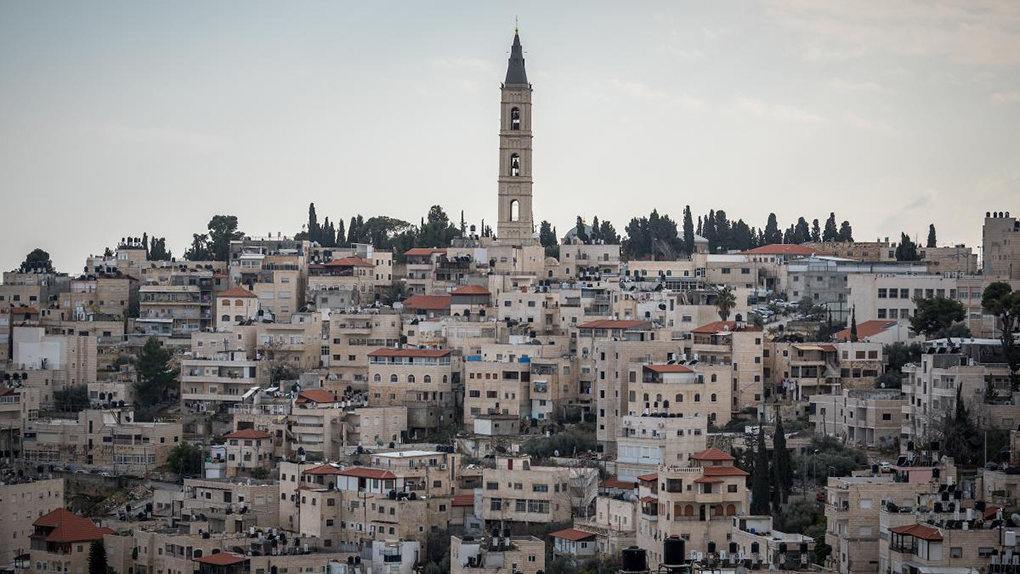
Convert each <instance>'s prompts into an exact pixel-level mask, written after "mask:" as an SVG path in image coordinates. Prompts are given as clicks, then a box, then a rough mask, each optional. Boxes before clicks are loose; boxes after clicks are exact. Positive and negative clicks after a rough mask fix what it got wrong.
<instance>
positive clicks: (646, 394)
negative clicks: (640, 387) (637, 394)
mask: <svg viewBox="0 0 1020 574" xmlns="http://www.w3.org/2000/svg"><path fill="white" fill-rule="evenodd" d="M645 402H648V393H645Z"/></svg>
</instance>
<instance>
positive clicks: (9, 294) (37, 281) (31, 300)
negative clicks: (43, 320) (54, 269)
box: [0, 271, 71, 309]
mask: <svg viewBox="0 0 1020 574" xmlns="http://www.w3.org/2000/svg"><path fill="white" fill-rule="evenodd" d="M3 279H4V281H3V284H2V285H0V306H3V307H12V306H13V307H17V306H28V307H35V308H36V309H44V308H47V307H49V306H50V305H51V304H55V303H56V302H57V300H58V297H57V296H58V294H59V293H63V292H65V291H69V290H70V288H71V278H70V277H68V276H67V274H66V273H46V272H28V273H22V272H20V271H4V273H3Z"/></svg>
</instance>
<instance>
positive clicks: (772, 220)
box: [765, 213, 783, 245]
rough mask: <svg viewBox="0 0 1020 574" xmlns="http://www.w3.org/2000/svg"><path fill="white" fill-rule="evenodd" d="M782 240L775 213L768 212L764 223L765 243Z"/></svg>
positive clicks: (770, 243)
mask: <svg viewBox="0 0 1020 574" xmlns="http://www.w3.org/2000/svg"><path fill="white" fill-rule="evenodd" d="M782 242H783V234H782V232H780V231H779V222H778V221H777V220H776V214H775V213H770V214H769V219H768V221H767V222H766V223H765V245H772V244H775V243H782Z"/></svg>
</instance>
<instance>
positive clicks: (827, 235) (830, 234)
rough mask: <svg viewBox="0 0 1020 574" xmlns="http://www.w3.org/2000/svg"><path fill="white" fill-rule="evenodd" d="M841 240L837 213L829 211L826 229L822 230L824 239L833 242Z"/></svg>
mask: <svg viewBox="0 0 1020 574" xmlns="http://www.w3.org/2000/svg"><path fill="white" fill-rule="evenodd" d="M838 240H839V229H838V228H837V227H836V214H835V213H833V212H831V211H830V212H829V218H828V219H826V220H825V231H822V241H825V242H832V241H838Z"/></svg>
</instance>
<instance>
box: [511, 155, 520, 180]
mask: <svg viewBox="0 0 1020 574" xmlns="http://www.w3.org/2000/svg"><path fill="white" fill-rule="evenodd" d="M510 175H511V176H513V177H517V176H519V175H521V156H519V155H517V154H511V155H510Z"/></svg>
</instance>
